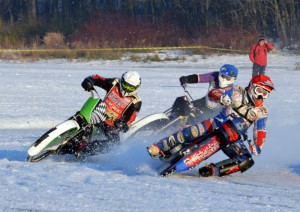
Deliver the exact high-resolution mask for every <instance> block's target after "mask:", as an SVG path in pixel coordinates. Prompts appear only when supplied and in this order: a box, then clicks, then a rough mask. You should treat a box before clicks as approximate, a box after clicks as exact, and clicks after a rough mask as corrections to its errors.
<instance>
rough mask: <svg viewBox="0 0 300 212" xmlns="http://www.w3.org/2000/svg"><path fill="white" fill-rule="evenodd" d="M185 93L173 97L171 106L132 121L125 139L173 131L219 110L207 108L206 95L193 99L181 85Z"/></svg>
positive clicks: (218, 108) (217, 107)
mask: <svg viewBox="0 0 300 212" xmlns="http://www.w3.org/2000/svg"><path fill="white" fill-rule="evenodd" d="M183 90H184V93H185V95H183V96H179V97H177V98H176V99H175V101H174V103H173V105H172V107H171V108H169V109H167V110H166V111H164V112H162V113H155V114H152V115H149V116H146V117H145V118H142V119H140V120H138V121H136V122H134V123H133V125H132V126H131V127H130V129H129V130H128V132H127V133H126V134H124V136H123V138H124V139H125V140H127V139H129V138H133V137H149V136H158V135H161V134H162V133H164V134H166V133H168V132H173V131H176V130H178V129H180V128H181V127H183V126H185V125H187V124H193V123H195V122H198V121H202V120H204V119H206V118H209V117H212V116H213V115H215V114H217V113H218V112H219V111H220V107H219V106H216V107H215V108H213V109H212V108H209V107H207V105H206V101H208V100H207V97H206V96H204V97H202V98H200V99H196V100H194V99H193V97H192V96H191V94H190V93H189V91H188V90H187V88H186V86H183Z"/></svg>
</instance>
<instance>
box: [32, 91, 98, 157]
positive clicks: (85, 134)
mask: <svg viewBox="0 0 300 212" xmlns="http://www.w3.org/2000/svg"><path fill="white" fill-rule="evenodd" d="M94 93H96V94H97V95H98V93H97V91H96V90H91V96H90V97H89V98H88V100H87V101H86V102H85V104H84V105H83V107H82V108H81V110H80V111H79V112H77V113H76V114H75V115H74V116H72V117H71V118H69V119H68V120H66V121H64V122H62V123H61V124H59V125H57V126H55V127H53V128H52V129H50V130H49V131H48V132H46V133H45V134H44V135H42V136H41V137H40V138H39V139H37V140H36V141H35V142H34V144H32V145H31V146H30V148H29V149H28V157H27V161H28V162H38V161H41V160H42V159H44V158H46V157H47V156H49V155H54V154H60V153H61V154H63V150H64V149H66V148H72V147H74V146H75V145H76V144H77V143H78V142H80V141H82V140H87V141H88V140H89V139H90V138H91V137H92V136H93V135H94V134H95V133H96V132H97V133H99V129H98V128H96V127H94V126H93V125H92V124H91V123H90V121H91V116H92V111H93V109H94V108H95V107H96V106H97V104H98V102H101V101H102V99H101V98H100V97H99V95H98V97H95V95H94ZM71 152H72V151H71Z"/></svg>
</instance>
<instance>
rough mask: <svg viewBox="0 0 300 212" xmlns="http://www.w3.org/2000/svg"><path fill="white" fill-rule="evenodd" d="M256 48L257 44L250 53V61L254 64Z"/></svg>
mask: <svg viewBox="0 0 300 212" xmlns="http://www.w3.org/2000/svg"><path fill="white" fill-rule="evenodd" d="M255 47H256V44H255V45H253V46H252V47H251V49H250V52H249V59H250V60H251V62H252V63H254V62H255V52H254V51H255Z"/></svg>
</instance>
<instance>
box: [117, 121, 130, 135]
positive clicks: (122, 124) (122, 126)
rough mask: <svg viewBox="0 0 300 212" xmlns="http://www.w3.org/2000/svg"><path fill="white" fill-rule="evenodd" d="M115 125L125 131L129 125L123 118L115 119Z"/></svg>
mask: <svg viewBox="0 0 300 212" xmlns="http://www.w3.org/2000/svg"><path fill="white" fill-rule="evenodd" d="M115 127H116V128H118V129H120V131H122V132H124V133H125V132H127V131H128V129H129V127H128V125H127V124H126V122H125V121H124V120H123V119H119V120H116V121H115Z"/></svg>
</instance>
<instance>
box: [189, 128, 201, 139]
mask: <svg viewBox="0 0 300 212" xmlns="http://www.w3.org/2000/svg"><path fill="white" fill-rule="evenodd" d="M191 133H192V136H193V137H194V138H197V137H198V135H199V133H198V129H197V126H192V127H191Z"/></svg>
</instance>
